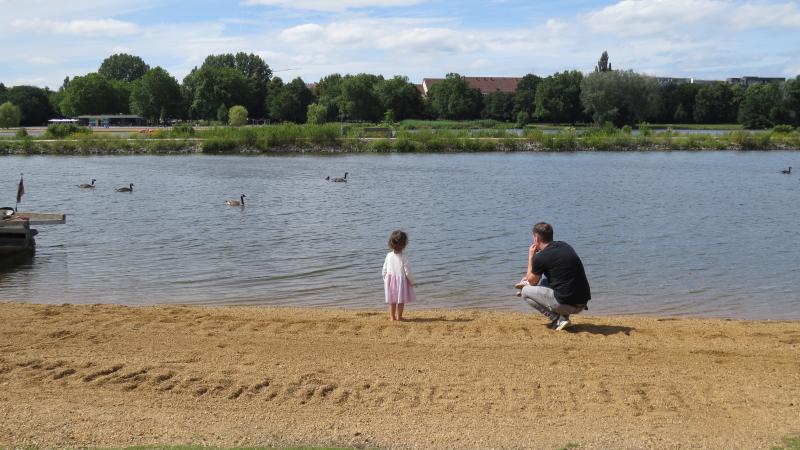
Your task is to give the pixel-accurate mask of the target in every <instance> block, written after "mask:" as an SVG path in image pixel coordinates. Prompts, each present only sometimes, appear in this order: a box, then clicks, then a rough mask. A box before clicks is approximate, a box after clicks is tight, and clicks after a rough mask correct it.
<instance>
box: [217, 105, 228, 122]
mask: <svg viewBox="0 0 800 450" xmlns="http://www.w3.org/2000/svg"><path fill="white" fill-rule="evenodd" d="M217 121H219V122H220V123H227V122H228V108H227V107H226V106H225V103H223V104H221V105H219V108H217Z"/></svg>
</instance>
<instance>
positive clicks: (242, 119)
mask: <svg viewBox="0 0 800 450" xmlns="http://www.w3.org/2000/svg"><path fill="white" fill-rule="evenodd" d="M246 124H247V109H246V108H245V107H244V106H242V105H236V106H231V109H230V110H229V111H228V125H230V126H232V127H240V126H242V125H246Z"/></svg>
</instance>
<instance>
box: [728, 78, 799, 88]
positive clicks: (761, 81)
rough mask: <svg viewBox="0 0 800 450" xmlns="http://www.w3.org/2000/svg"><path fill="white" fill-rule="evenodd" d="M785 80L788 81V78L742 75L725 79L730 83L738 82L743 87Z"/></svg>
mask: <svg viewBox="0 0 800 450" xmlns="http://www.w3.org/2000/svg"><path fill="white" fill-rule="evenodd" d="M784 81H786V78H779V77H741V78H728V79H727V80H725V82H726V83H728V84H738V85H739V86H742V87H750V86H752V85H754V84H767V83H783V82H784Z"/></svg>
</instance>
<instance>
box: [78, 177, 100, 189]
mask: <svg viewBox="0 0 800 450" xmlns="http://www.w3.org/2000/svg"><path fill="white" fill-rule="evenodd" d="M95 181H97V180H95V179H94V178H92V184H86V183H83V184H79V185H78V187H79V188H85V189H94V188H95V186H94V182H95Z"/></svg>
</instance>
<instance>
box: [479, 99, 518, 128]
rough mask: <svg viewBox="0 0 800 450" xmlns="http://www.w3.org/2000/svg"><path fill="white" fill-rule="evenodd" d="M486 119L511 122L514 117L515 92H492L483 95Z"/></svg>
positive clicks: (483, 114) (484, 116)
mask: <svg viewBox="0 0 800 450" xmlns="http://www.w3.org/2000/svg"><path fill="white" fill-rule="evenodd" d="M481 117H483V118H484V119H492V120H499V121H501V122H510V121H512V120H514V119H515V117H514V94H512V93H510V92H490V93H489V94H486V95H485V96H484V97H483V111H481Z"/></svg>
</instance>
